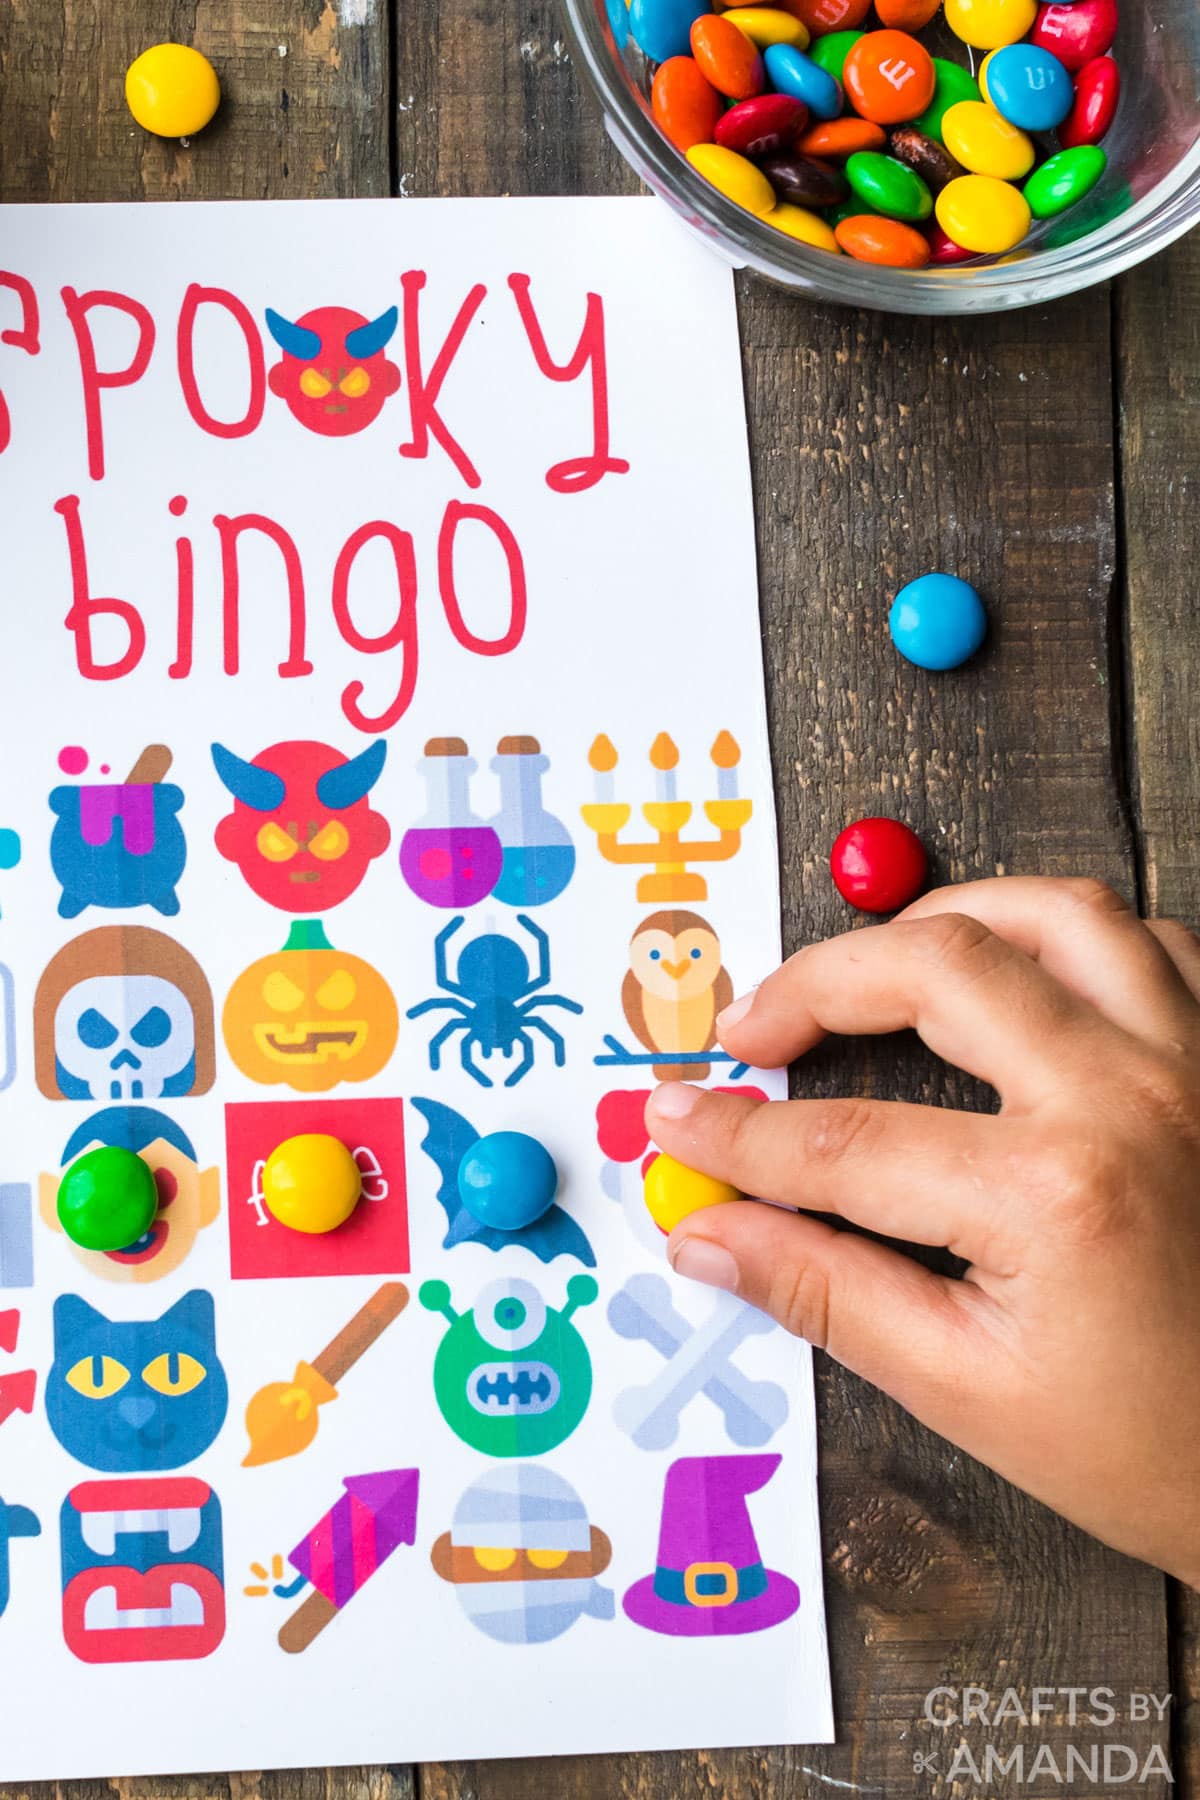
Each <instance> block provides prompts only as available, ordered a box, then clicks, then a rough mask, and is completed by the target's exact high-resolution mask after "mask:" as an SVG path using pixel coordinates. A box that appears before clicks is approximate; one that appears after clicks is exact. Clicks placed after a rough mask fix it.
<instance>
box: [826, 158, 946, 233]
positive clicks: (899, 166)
mask: <svg viewBox="0 0 1200 1800" xmlns="http://www.w3.org/2000/svg"><path fill="white" fill-rule="evenodd" d="M846 179H847V181H848V182H849V183H850V186H851V189H852V190H853V192H854V193H855V194H857V195H858V198H859V199H860V200H865V201H866V202H867V205H868V206H870V207H872V208H873V209H874V211H875V212H879V213H882V214H883V215H884V217H885V218H888V219H903V220H904V221H905V222H906V223H907V224H910V225H917V224H919V223H920V222H921V220H922V219H927V218H928V217H929V215H930V213H931V212H932V211H933V195H932V194H931V193H930V191H929V189H928V188H927V187H926V186H925V183H924V182H923V181H922V180H921V177H920V176H919V175H918V174H917V172H916V170H915V169H910V168H909V167H908V164H907V163H902V162H898V161H897V160H896V158H895V157H894V156H885V155H884V154H883V152H882V151H881V150H856V151H855V152H854V155H853V156H851V157H849V158H848V159H847V162H846Z"/></svg>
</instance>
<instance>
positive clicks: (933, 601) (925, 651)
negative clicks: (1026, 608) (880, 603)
mask: <svg viewBox="0 0 1200 1800" xmlns="http://www.w3.org/2000/svg"><path fill="white" fill-rule="evenodd" d="M888 629H889V630H890V631H891V634H892V642H893V644H895V646H896V648H897V650H898V651H899V652H900V654H901V656H903V657H906V658H907V659H908V661H909V662H910V663H915V664H916V665H917V667H918V668H919V669H957V668H958V667H959V666H960V664H962V663H965V662H966V661H967V660H968V658H969V657H972V656H974V654H975V652H976V651H977V650H978V648H979V646H980V645H981V644H982V642H983V640H984V638H985V637H986V636H987V613H986V612H985V611H984V607H983V601H982V600H981V599H980V598H979V595H978V594H977V593H976V591H975V589H974V588H973V587H972V586H971V584H970V582H969V581H963V580H961V578H960V577H959V576H957V575H940V574H930V575H919V576H918V577H917V579H916V580H915V581H910V582H909V584H908V586H907V587H902V588H901V589H900V592H899V593H898V594H897V595H896V598H895V599H894V600H893V602H892V610H891V612H890V614H889V615H888Z"/></svg>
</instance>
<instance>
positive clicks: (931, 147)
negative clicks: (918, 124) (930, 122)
mask: <svg viewBox="0 0 1200 1800" xmlns="http://www.w3.org/2000/svg"><path fill="white" fill-rule="evenodd" d="M888 149H889V151H890V152H891V154H892V155H893V156H894V157H895V158H896V160H897V162H902V163H907V164H908V166H909V168H910V169H913V170H915V172H916V173H917V174H918V175H919V176H920V177H921V180H922V181H923V182H924V183H925V185H926V187H927V188H928V189H929V191H930V193H931V194H940V193H941V191H942V189H943V188H944V187H945V186H946V184H947V182H950V181H955V180H957V178H958V177H959V176H960V175H965V174H966V170H965V169H964V168H963V166H962V164H961V163H959V162H956V161H955V159H954V157H952V156H951V154H950V152H949V151H948V150H947V149H946V148H945V147H944V146H943V145H942V144H938V143H935V142H934V140H933V138H929V137H926V136H925V133H924V132H923V131H918V130H917V129H916V128H915V126H912V125H902V126H901V127H900V128H899V130H897V131H893V133H892V136H891V141H890V143H889V144H888Z"/></svg>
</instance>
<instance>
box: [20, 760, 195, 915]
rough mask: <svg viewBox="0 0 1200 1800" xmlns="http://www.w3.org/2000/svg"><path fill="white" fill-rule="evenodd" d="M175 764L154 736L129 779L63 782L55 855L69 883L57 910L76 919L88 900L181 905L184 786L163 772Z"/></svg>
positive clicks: (170, 909)
mask: <svg viewBox="0 0 1200 1800" xmlns="http://www.w3.org/2000/svg"><path fill="white" fill-rule="evenodd" d="M170 767H171V752H170V751H169V750H168V749H167V748H166V746H165V745H164V744H150V745H148V746H147V748H146V749H145V750H143V751H142V754H141V755H140V756H139V757H138V759H137V762H136V763H135V764H134V766H133V768H132V769H131V770H130V772H129V775H128V777H127V779H126V780H125V781H123V782H96V783H93V782H87V783H85V784H84V785H82V786H80V787H56V788H52V789H51V792H50V809H51V811H52V812H55V813H57V814H58V820H57V823H56V824H55V827H54V830H53V832H52V834H51V837H50V861H51V864H52V865H53V868H54V873H55V875H57V877H58V879H59V881H60V882H61V884H62V898H61V899H60V900H59V903H58V910H59V913H60V915H61V916H62V918H64V919H73V918H75V917H76V915H77V914H78V913H81V912H83V910H84V909H85V907H88V906H106V907H117V906H120V907H127V906H153V907H155V908H156V909H157V910H158V911H159V912H160V913H164V914H167V915H171V914H173V913H177V912H178V911H179V900H178V898H177V896H176V893H175V883H176V882H177V881H178V880H179V877H180V876H181V875H182V873H183V866H184V863H185V862H186V860H187V843H186V840H185V838H184V835H183V827H182V825H181V824H180V823H179V820H178V818H177V817H176V815H177V813H178V812H179V809H180V807H181V806H182V805H183V789H182V788H178V787H176V786H175V785H174V783H172V782H167V781H164V780H163V776H164V775H165V774H166V773H167V771H168V769H169V768H170Z"/></svg>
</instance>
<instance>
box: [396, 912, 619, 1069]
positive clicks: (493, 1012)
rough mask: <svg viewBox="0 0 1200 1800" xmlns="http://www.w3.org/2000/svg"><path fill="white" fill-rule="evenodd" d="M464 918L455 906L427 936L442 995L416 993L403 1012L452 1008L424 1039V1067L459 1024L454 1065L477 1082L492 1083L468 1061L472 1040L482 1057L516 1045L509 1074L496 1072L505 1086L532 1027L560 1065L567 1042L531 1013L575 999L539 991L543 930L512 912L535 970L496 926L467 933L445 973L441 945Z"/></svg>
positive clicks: (524, 1053) (524, 1061)
mask: <svg viewBox="0 0 1200 1800" xmlns="http://www.w3.org/2000/svg"><path fill="white" fill-rule="evenodd" d="M465 923H466V920H465V916H464V915H463V914H462V913H460V914H459V915H458V917H457V918H456V919H451V921H450V923H449V924H448V925H445V926H443V928H442V930H441V931H439V932H438V934H437V937H436V938H435V939H434V941H433V958H434V973H435V975H436V977H437V984H438V986H439V987H440V988H441V989H442V990H443V992H444V994H445V996H446V998H442V997H441V996H440V995H439V996H435V998H434V999H432V1000H422V1001H421V1003H420V1005H419V1006H413V1007H410V1008H409V1012H408V1017H409V1018H410V1019H419V1018H420V1016H421V1014H422V1013H428V1012H437V1011H439V1010H441V1011H446V1012H453V1013H455V1014H457V1015H458V1016H457V1017H456V1018H453V1019H450V1020H449V1021H448V1023H447V1024H445V1025H443V1026H442V1028H441V1030H440V1031H438V1032H437V1033H436V1034H435V1036H434V1037H433V1038H431V1039H430V1043H429V1066H430V1068H431V1069H438V1068H440V1066H441V1054H442V1046H443V1044H445V1043H446V1041H447V1039H448V1038H450V1037H451V1036H452V1035H453V1033H454V1032H456V1031H461V1032H464V1033H465V1034H466V1035H465V1036H464V1038H463V1040H462V1043H461V1044H460V1045H459V1057H460V1060H461V1062H462V1066H463V1068H464V1069H465V1070H466V1072H467V1074H468V1075H470V1076H471V1077H472V1079H473V1080H475V1081H477V1082H478V1083H479V1085H480V1086H481V1087H493V1086H494V1085H495V1084H494V1082H493V1081H492V1078H491V1076H490V1075H487V1074H485V1073H484V1071H483V1070H482V1069H481V1068H479V1066H478V1064H477V1063H476V1061H475V1056H474V1050H473V1046H477V1047H478V1048H479V1050H481V1051H482V1053H483V1055H484V1057H485V1058H490V1057H491V1056H492V1055H493V1053H494V1052H495V1051H497V1050H499V1051H501V1052H502V1053H503V1055H505V1056H506V1057H507V1056H511V1055H512V1053H513V1052H514V1050H516V1048H517V1046H518V1044H519V1045H520V1047H521V1060H520V1062H519V1063H518V1064H517V1066H516V1068H515V1069H514V1070H513V1071H512V1073H511V1075H506V1076H505V1078H504V1085H505V1087H515V1086H516V1084H517V1082H518V1081H520V1079H521V1077H522V1076H523V1075H527V1074H528V1073H529V1071H530V1069H531V1068H532V1067H533V1044H534V1040H533V1037H532V1036H531V1033H532V1032H535V1031H540V1032H541V1034H542V1036H543V1037H547V1038H549V1040H550V1042H551V1044H552V1045H553V1046H554V1061H555V1063H556V1064H557V1066H558V1067H559V1068H560V1069H561V1068H562V1066H563V1063H564V1062H565V1061H566V1055H567V1047H566V1045H565V1044H564V1043H563V1040H562V1038H561V1037H560V1035H559V1034H558V1032H557V1031H554V1030H553V1029H552V1028H551V1027H550V1026H549V1025H547V1023H546V1021H545V1019H541V1018H538V1016H537V1015H538V1013H539V1011H540V1010H541V1008H542V1007H544V1006H562V1007H565V1008H566V1010H567V1012H573V1013H581V1012H582V1011H583V1008H582V1006H580V1004H579V1002H578V1000H567V999H564V997H563V996H562V995H561V994H543V993H542V992H541V989H542V988H544V987H545V986H546V984H547V982H548V981H549V980H550V940H549V938H548V937H547V936H546V933H545V932H544V931H543V930H542V928H541V926H540V925H535V924H534V922H533V920H532V919H530V918H527V917H526V915H525V914H524V913H518V914H517V924H518V925H520V926H522V927H523V928H524V930H526V931H527V932H528V933H529V935H530V937H532V939H533V941H534V943H535V944H536V945H537V953H538V972H537V975H536V976H531V975H530V972H529V962H528V959H527V958H526V956H525V952H524V951H523V950H522V948H521V946H520V944H517V943H514V942H513V940H512V939H511V938H506V937H502V936H501V935H500V933H499V932H489V933H488V934H487V935H486V936H484V937H477V938H475V939H473V940H472V942H471V943H469V944H468V945H467V946H466V948H465V949H464V950H463V951H462V953H461V954H460V956H459V959H458V969H457V971H456V973H455V975H453V976H452V975H451V974H450V971H449V968H448V966H447V961H446V945H447V944H448V943H449V941H450V939H451V938H452V937H453V936H454V933H455V932H456V931H458V930H459V928H460V927H461V926H462V925H463V924H465Z"/></svg>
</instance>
